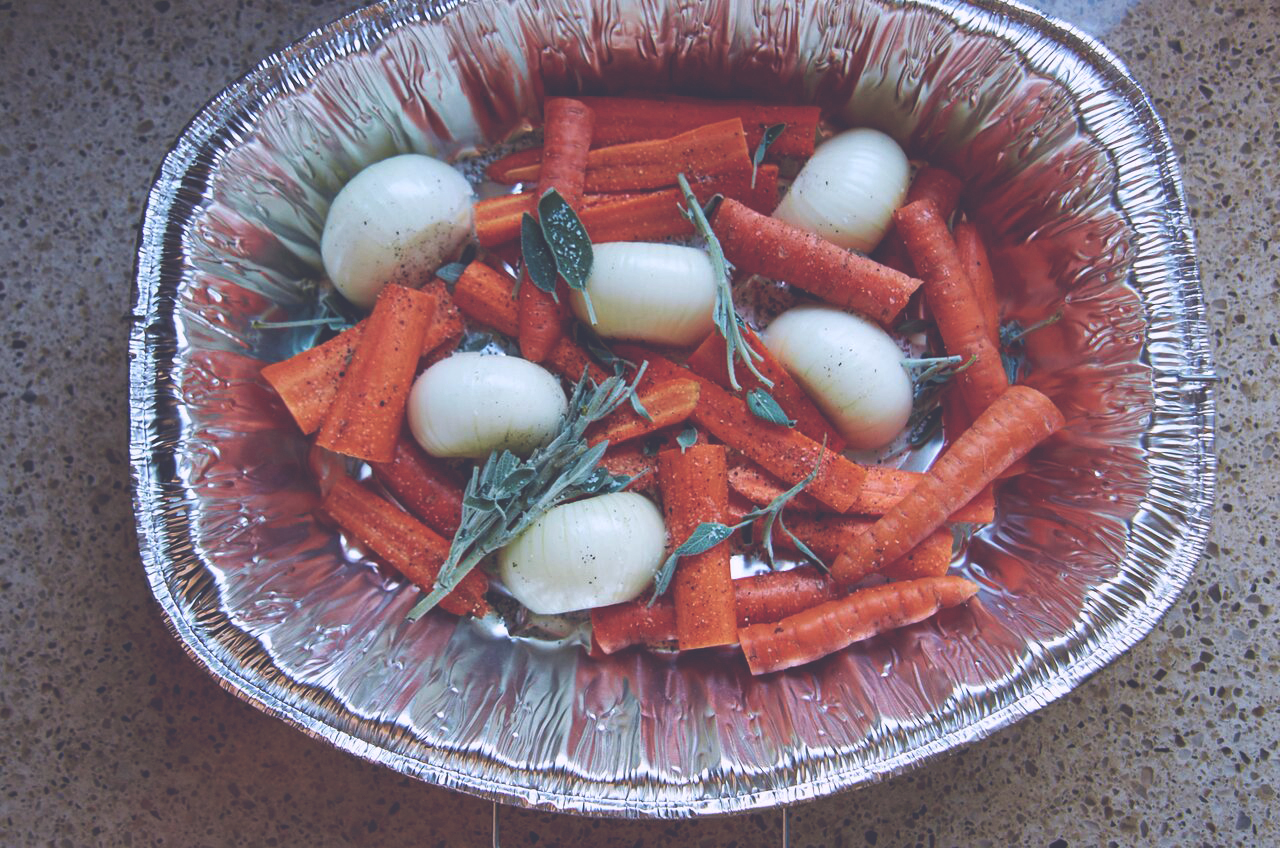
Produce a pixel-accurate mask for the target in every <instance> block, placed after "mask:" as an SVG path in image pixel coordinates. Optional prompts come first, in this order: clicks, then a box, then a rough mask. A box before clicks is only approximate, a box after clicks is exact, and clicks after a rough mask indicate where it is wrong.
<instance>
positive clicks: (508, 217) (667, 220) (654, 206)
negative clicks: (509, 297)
mask: <svg viewBox="0 0 1280 848" xmlns="http://www.w3.org/2000/svg"><path fill="white" fill-rule="evenodd" d="M690 187H691V188H692V189H693V193H694V195H695V196H696V197H697V198H698V200H699V201H700V202H702V203H706V202H707V201H708V200H709V199H710V198H711V197H712V196H713V195H715V194H723V195H724V196H725V197H732V198H734V199H735V200H740V201H742V202H743V203H745V204H747V205H748V206H750V207H751V208H752V209H754V210H756V211H757V212H761V213H765V214H767V213H769V212H772V211H773V208H774V207H775V206H777V205H778V167H777V166H776V165H763V166H761V168H760V170H759V173H758V174H757V175H756V184H755V186H754V187H752V185H751V174H750V172H749V171H731V172H728V173H724V174H717V175H714V176H711V177H708V178H706V179H703V180H695V181H694V182H692V183H691V184H690ZM682 203H683V197H682V196H681V194H680V190H679V189H662V190H659V191H654V192H649V193H646V194H588V195H585V196H584V197H583V199H582V208H581V209H580V210H578V212H579V216H578V217H579V218H580V219H581V220H582V225H583V226H584V227H585V228H586V230H587V233H588V234H589V235H590V236H591V240H592V241H593V242H595V243H596V244H602V243H604V242H611V241H659V240H661V239H666V238H672V237H675V236H688V235H692V234H693V224H691V223H690V222H689V219H688V218H686V217H685V216H684V214H683V213H682V212H681V211H680V205H681V204H682ZM535 205H536V198H535V197H534V195H533V193H532V192H530V193H526V194H506V195H502V196H500V197H491V198H488V199H486V200H481V201H480V202H479V203H477V204H476V205H475V220H476V238H477V240H478V241H479V242H480V245H481V246H482V247H489V248H492V247H496V246H498V245H500V244H503V243H505V242H508V241H513V240H515V239H518V238H519V237H520V220H521V216H522V215H523V214H524V213H526V212H528V213H529V214H531V215H532V214H533V210H534V207H535Z"/></svg>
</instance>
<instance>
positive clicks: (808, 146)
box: [489, 97, 820, 183]
mask: <svg viewBox="0 0 1280 848" xmlns="http://www.w3.org/2000/svg"><path fill="white" fill-rule="evenodd" d="M580 99H581V100H582V102H583V103H585V104H587V106H589V107H591V110H592V111H593V112H595V113H596V131H595V134H594V135H593V137H592V139H591V146H592V147H607V146H610V145H615V144H626V143H629V142H633V141H650V140H653V139H662V138H670V137H671V136H673V135H678V134H680V133H683V132H687V131H688V130H692V129H697V128H698V127H700V126H704V125H706V124H708V123H712V122H716V121H724V120H731V119H733V118H739V119H741V120H742V127H743V130H744V131H745V133H746V142H747V149H748V150H751V151H754V150H755V149H756V148H757V147H758V146H759V144H760V139H761V137H762V136H763V135H764V131H765V130H766V129H767V128H769V127H771V126H774V125H776V124H785V125H786V129H784V130H783V131H782V134H781V135H779V136H778V137H777V139H775V140H774V142H773V144H771V145H769V148H768V150H767V151H765V158H766V159H767V160H769V161H777V160H778V159H779V158H782V157H786V156H799V157H808V156H812V155H813V140H814V137H815V136H816V134H817V130H818V119H819V117H820V113H819V110H818V107H817V106H790V105H787V106H784V105H778V104H771V103H756V102H753V101H750V100H699V99H695V98H685V97H674V98H662V99H644V98H636V97H583V98H580ZM541 158H542V151H541V149H540V148H532V149H530V150H522V151H520V152H518V153H512V154H510V155H509V156H505V157H503V158H502V159H499V160H497V161H496V162H494V163H493V164H491V165H490V166H489V177H490V178H491V179H493V180H495V181H496V182H500V183H506V182H515V180H513V179H511V177H510V171H511V170H513V169H515V168H518V167H522V166H528V165H531V164H535V163H537V162H539V161H540V160H541Z"/></svg>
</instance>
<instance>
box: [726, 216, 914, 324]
mask: <svg viewBox="0 0 1280 848" xmlns="http://www.w3.org/2000/svg"><path fill="white" fill-rule="evenodd" d="M712 224H713V226H714V228H715V232H716V236H717V237H718V238H719V239H720V246H721V247H722V248H723V249H724V255H725V258H727V259H728V260H729V262H731V263H732V264H733V265H735V266H737V267H738V268H739V269H740V270H742V271H746V272H749V273H752V274H761V275H763V276H765V277H769V278H771V279H774V280H783V281H785V282H788V283H790V284H791V285H793V286H796V287H797V288H801V289H804V290H805V291H807V292H809V293H810V294H814V295H817V296H818V297H820V298H822V299H823V300H825V301H827V302H829V303H832V304H834V305H836V306H840V307H842V308H845V309H852V310H854V311H856V312H861V313H863V314H865V315H867V316H868V317H870V318H872V319H874V320H876V321H879V322H880V323H881V324H889V323H890V322H892V320H893V318H894V317H895V316H896V315H897V314H898V313H899V312H901V311H902V308H903V307H904V306H906V305H907V301H908V300H909V299H910V298H911V293H912V292H914V291H915V290H916V289H917V288H918V287H919V286H920V280H917V279H915V278H913V277H908V276H907V275H906V274H903V273H901V272H900V271H895V270H893V269H892V268H886V267H885V266H884V265H880V264H879V263H876V262H873V261H871V260H870V259H867V258H866V257H864V256H859V255H858V254H856V253H850V252H849V251H847V250H844V249H843V248H841V247H837V246H836V245H834V244H832V243H831V242H829V241H827V240H825V239H823V238H821V237H820V236H816V235H814V234H813V233H808V232H805V231H804V230H801V229H799V228H798V227H793V226H792V225H790V224H788V223H785V222H784V221H780V220H778V219H777V218H770V217H768V216H765V215H761V214H760V213H758V212H754V211H752V210H751V209H749V208H747V207H746V206H744V205H743V204H741V203H738V202H737V201H736V200H728V199H726V200H725V202H724V203H722V204H720V208H719V210H717V211H716V215H715V220H714V221H713V222H712Z"/></svg>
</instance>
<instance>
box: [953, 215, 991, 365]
mask: <svg viewBox="0 0 1280 848" xmlns="http://www.w3.org/2000/svg"><path fill="white" fill-rule="evenodd" d="M952 234H953V236H954V238H955V240H956V252H957V253H958V254H959V256H960V264H961V265H962V266H963V267H964V270H965V273H966V274H967V275H968V277H969V285H971V286H972V287H973V294H974V297H976V298H977V299H978V306H979V308H980V309H981V310H982V316H983V318H984V319H985V323H986V325H987V335H988V337H990V339H991V343H992V344H993V345H995V346H996V349H997V350H999V348H1000V301H999V300H998V299H997V298H996V280H995V277H994V276H993V275H992V273H991V258H990V256H988V255H987V246H986V244H984V243H983V241H982V236H981V234H979V233H978V228H977V227H976V226H974V225H973V224H972V223H970V222H969V221H961V222H960V223H959V224H956V225H955V228H954V230H953V231H952Z"/></svg>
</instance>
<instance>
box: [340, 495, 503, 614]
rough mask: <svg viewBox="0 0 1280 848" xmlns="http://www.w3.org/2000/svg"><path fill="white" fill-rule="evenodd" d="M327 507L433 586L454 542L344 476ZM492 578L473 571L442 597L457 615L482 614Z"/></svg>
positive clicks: (420, 582)
mask: <svg viewBox="0 0 1280 848" xmlns="http://www.w3.org/2000/svg"><path fill="white" fill-rule="evenodd" d="M320 506H321V509H322V510H324V512H325V513H326V514H328V515H329V517H331V518H332V519H333V520H334V521H336V522H337V523H338V525H339V526H340V527H342V529H343V530H346V531H347V532H348V533H350V534H351V535H352V536H354V537H355V538H356V539H358V540H359V541H360V542H361V543H362V544H364V545H367V546H368V547H369V548H370V549H371V550H372V551H373V552H374V553H375V554H377V555H378V556H379V557H380V558H381V559H383V560H385V561H386V562H387V563H388V564H389V565H391V566H393V567H394V568H395V569H396V571H399V572H400V573H401V574H403V575H404V576H405V577H407V578H409V580H410V581H412V582H413V583H414V584H416V585H417V586H419V587H420V588H422V589H423V591H427V592H429V591H431V589H432V587H434V585H435V581H436V577H437V576H438V575H439V574H440V566H441V565H442V564H443V563H444V561H445V558H446V557H448V555H449V543H448V542H447V541H446V540H445V539H443V538H441V537H440V536H438V535H436V534H435V533H434V532H432V531H431V530H430V529H429V528H427V526H426V525H424V524H422V523H420V522H418V521H417V520H415V519H414V518H413V517H412V516H411V515H409V514H408V513H407V512H405V511H404V510H402V509H400V508H399V507H398V506H396V505H395V504H393V503H391V502H390V501H387V500H385V499H383V498H380V497H378V496H377V495H375V494H374V493H373V492H370V491H369V490H368V489H366V488H365V487H364V486H362V485H360V484H359V483H357V482H356V481H355V480H352V479H351V478H350V477H346V476H342V477H339V478H337V479H335V480H334V481H333V486H332V488H331V489H330V490H329V494H328V495H326V496H325V499H324V501H323V502H322V503H321V505H320ZM486 591H488V581H487V580H486V579H485V577H484V575H483V574H482V573H481V572H480V571H478V570H477V571H472V572H471V573H470V574H468V575H467V576H466V577H464V578H463V580H462V582H461V583H459V584H458V586H457V587H456V588H455V589H454V590H453V591H452V592H450V593H449V594H448V595H447V596H445V599H444V600H442V601H441V602H440V606H441V607H443V608H444V609H446V610H448V611H449V612H451V613H453V614H455V615H475V616H481V615H484V614H485V613H486V612H488V611H489V604H488V602H486V601H485V599H484V594H485V592H486Z"/></svg>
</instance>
